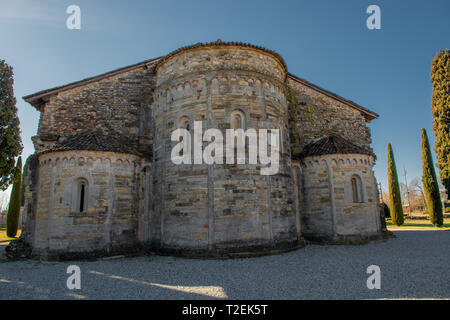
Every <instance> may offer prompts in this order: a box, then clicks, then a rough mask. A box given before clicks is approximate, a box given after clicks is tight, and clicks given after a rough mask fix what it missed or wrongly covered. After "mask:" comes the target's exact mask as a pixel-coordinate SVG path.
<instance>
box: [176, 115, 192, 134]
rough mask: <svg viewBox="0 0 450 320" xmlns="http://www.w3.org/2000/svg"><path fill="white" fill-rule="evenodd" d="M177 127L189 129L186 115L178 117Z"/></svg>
mask: <svg viewBox="0 0 450 320" xmlns="http://www.w3.org/2000/svg"><path fill="white" fill-rule="evenodd" d="M177 129H186V130H187V131H189V130H190V129H191V125H190V122H189V118H188V117H187V116H182V117H181V118H180V119H178V124H177Z"/></svg>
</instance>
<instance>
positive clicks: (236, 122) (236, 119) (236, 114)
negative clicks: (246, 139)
mask: <svg viewBox="0 0 450 320" xmlns="http://www.w3.org/2000/svg"><path fill="white" fill-rule="evenodd" d="M230 127H231V129H234V130H236V129H243V130H245V115H244V113H243V112H242V111H240V110H234V111H233V112H231V116H230Z"/></svg>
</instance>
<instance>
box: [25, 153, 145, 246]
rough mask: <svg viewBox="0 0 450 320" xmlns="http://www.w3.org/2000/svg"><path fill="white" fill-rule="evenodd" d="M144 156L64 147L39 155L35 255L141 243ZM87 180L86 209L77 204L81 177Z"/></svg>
mask: <svg viewBox="0 0 450 320" xmlns="http://www.w3.org/2000/svg"><path fill="white" fill-rule="evenodd" d="M140 161H141V160H140V158H139V157H136V156H134V155H129V154H120V153H113V152H96V151H65V152H53V153H46V154H42V155H40V156H39V166H40V167H39V197H38V202H37V211H36V216H35V231H34V239H31V241H30V242H31V243H32V244H33V247H34V251H33V254H35V255H41V254H42V255H48V254H50V255H51V254H60V253H61V254H67V253H88V252H96V251H98V252H102V253H109V252H111V251H115V250H120V249H121V248H130V247H133V246H137V245H138V235H137V231H138V220H139V217H138V214H139V208H138V207H137V204H138V202H139V196H140V195H139V192H138V190H139V180H138V171H137V170H138V167H139V164H140ZM81 179H82V180H84V181H86V182H87V191H86V194H87V195H86V199H87V201H88V204H87V211H86V212H79V210H78V208H77V201H78V199H77V194H78V190H77V187H78V181H79V180H81Z"/></svg>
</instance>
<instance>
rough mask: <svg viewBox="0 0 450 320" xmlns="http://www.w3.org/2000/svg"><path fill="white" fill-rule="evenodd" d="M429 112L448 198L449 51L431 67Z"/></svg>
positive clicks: (449, 164) (449, 142) (440, 172)
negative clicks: (431, 116)
mask: <svg viewBox="0 0 450 320" xmlns="http://www.w3.org/2000/svg"><path fill="white" fill-rule="evenodd" d="M431 83H432V84H433V95H432V97H431V112H432V114H433V131H434V135H435V136H436V140H437V141H436V145H435V150H436V155H437V158H438V163H437V167H438V168H439V175H440V178H441V181H442V184H443V185H444V187H445V189H446V191H447V195H448V196H450V50H448V49H446V50H441V51H440V52H439V53H438V54H437V55H436V57H435V58H434V59H433V62H432V66H431Z"/></svg>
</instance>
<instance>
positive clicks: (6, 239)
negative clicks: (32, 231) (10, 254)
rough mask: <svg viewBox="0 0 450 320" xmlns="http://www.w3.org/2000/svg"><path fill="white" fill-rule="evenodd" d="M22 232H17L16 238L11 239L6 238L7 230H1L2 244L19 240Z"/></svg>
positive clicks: (0, 239)
mask: <svg viewBox="0 0 450 320" xmlns="http://www.w3.org/2000/svg"><path fill="white" fill-rule="evenodd" d="M21 232H22V230H20V229H19V230H17V234H16V237H15V238H10V237H8V236H6V229H0V243H2V242H8V241H11V240H13V239H17V238H18V237H20V233H21Z"/></svg>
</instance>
